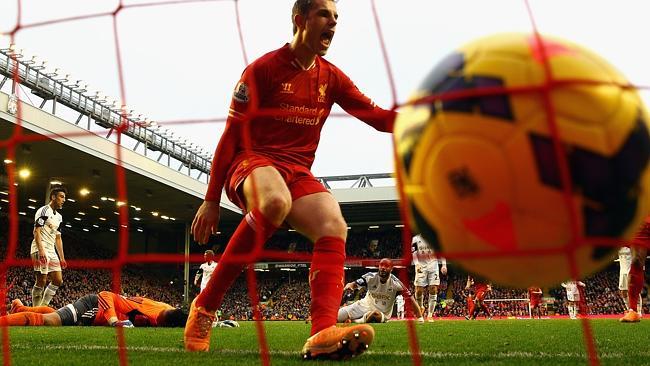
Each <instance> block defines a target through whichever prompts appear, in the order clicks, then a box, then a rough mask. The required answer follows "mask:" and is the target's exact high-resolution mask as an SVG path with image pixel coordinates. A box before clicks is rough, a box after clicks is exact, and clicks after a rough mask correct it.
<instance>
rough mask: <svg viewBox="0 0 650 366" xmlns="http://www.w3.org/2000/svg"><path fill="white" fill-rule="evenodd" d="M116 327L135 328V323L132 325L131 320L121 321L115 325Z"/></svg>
mask: <svg viewBox="0 0 650 366" xmlns="http://www.w3.org/2000/svg"><path fill="white" fill-rule="evenodd" d="M113 326H114V327H122V328H133V327H134V326H133V323H131V321H130V320H128V319H127V320H121V321H119V322H115V323H113Z"/></svg>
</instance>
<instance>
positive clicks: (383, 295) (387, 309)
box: [337, 258, 424, 323]
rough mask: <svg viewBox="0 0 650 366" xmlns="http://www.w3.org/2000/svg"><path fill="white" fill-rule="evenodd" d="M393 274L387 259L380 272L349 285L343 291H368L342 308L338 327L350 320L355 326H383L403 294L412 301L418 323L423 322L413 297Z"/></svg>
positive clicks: (369, 274)
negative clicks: (365, 324) (398, 298)
mask: <svg viewBox="0 0 650 366" xmlns="http://www.w3.org/2000/svg"><path fill="white" fill-rule="evenodd" d="M392 270H393V263H392V262H391V260H390V259H388V258H384V259H382V260H381V261H379V272H368V273H366V274H364V275H363V276H361V278H359V279H357V280H356V281H352V282H349V283H347V284H346V285H345V287H344V288H343V290H344V291H353V290H356V289H358V288H359V287H365V288H366V289H367V291H366V296H364V298H363V299H361V300H358V301H355V302H354V303H353V304H351V305H347V306H343V307H342V308H340V309H339V314H338V320H337V321H338V322H339V323H344V322H346V321H348V320H351V321H353V322H355V323H384V322H386V321H388V319H390V317H391V315H392V314H393V306H394V305H395V300H396V298H397V295H399V294H403V295H404V296H405V297H408V298H409V299H410V300H411V302H412V305H413V308H414V309H415V312H416V316H417V317H418V318H419V319H418V320H419V321H420V322H422V321H424V319H422V312H421V311H420V308H419V307H418V306H416V305H417V303H416V302H415V299H414V298H413V295H411V292H410V291H409V289H408V288H407V287H406V286H404V284H403V283H402V281H400V280H399V279H398V278H397V277H395V276H394V275H393V274H391V272H392Z"/></svg>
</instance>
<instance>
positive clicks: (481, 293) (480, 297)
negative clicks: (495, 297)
mask: <svg viewBox="0 0 650 366" xmlns="http://www.w3.org/2000/svg"><path fill="white" fill-rule="evenodd" d="M484 299H485V291H480V290H479V291H477V292H476V301H483V300H484Z"/></svg>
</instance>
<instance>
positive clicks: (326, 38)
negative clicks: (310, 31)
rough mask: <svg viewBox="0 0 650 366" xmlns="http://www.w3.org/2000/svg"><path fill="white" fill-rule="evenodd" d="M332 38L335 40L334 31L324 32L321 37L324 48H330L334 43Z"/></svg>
mask: <svg viewBox="0 0 650 366" xmlns="http://www.w3.org/2000/svg"><path fill="white" fill-rule="evenodd" d="M332 38H334V31H327V32H323V33H321V35H320V42H321V44H322V45H323V46H325V47H329V46H330V44H331V43H332Z"/></svg>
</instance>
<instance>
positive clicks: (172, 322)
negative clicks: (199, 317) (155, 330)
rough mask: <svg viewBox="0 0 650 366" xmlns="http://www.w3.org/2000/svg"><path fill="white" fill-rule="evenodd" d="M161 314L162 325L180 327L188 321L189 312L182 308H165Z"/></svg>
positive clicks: (160, 321) (160, 324)
mask: <svg viewBox="0 0 650 366" xmlns="http://www.w3.org/2000/svg"><path fill="white" fill-rule="evenodd" d="M161 315H162V316H161V318H160V319H159V323H158V325H159V326H161V327H168V328H180V327H184V326H185V324H186V323H187V316H188V315H187V312H186V311H184V310H182V309H170V310H165V312H164V313H163V314H161Z"/></svg>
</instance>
